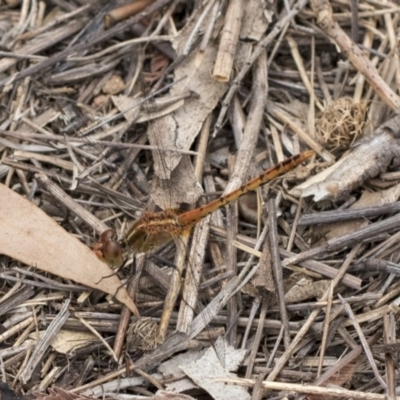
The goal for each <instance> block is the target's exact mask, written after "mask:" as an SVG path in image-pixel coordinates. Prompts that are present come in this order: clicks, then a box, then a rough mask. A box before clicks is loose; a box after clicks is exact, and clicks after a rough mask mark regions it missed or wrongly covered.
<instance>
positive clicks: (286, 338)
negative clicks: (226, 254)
mask: <svg viewBox="0 0 400 400" xmlns="http://www.w3.org/2000/svg"><path fill="white" fill-rule="evenodd" d="M268 227H269V230H270V233H269V235H268V236H269V246H270V249H271V261H272V270H273V275H274V278H275V279H274V281H275V286H276V294H277V295H278V301H279V312H280V317H281V321H282V324H283V326H284V333H283V342H284V344H285V349H286V350H287V349H288V348H289V346H290V328H289V317H288V314H287V310H286V303H285V289H284V284H283V273H282V267H281V258H280V256H279V244H278V243H279V236H278V230H277V221H276V206H275V199H272V198H271V199H269V200H268Z"/></svg>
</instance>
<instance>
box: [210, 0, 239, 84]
mask: <svg viewBox="0 0 400 400" xmlns="http://www.w3.org/2000/svg"><path fill="white" fill-rule="evenodd" d="M243 4H244V3H243V1H242V0H229V4H228V9H227V10H226V15H225V22H224V27H223V28H222V32H221V41H220V43H219V48H218V54H217V58H216V61H215V66H214V71H213V77H214V78H215V79H216V80H217V81H219V82H228V81H229V78H230V76H231V73H232V67H233V60H234V57H235V54H236V48H237V43H238V40H239V34H240V28H241V26H242V17H243Z"/></svg>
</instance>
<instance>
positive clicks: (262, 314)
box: [245, 297, 268, 379]
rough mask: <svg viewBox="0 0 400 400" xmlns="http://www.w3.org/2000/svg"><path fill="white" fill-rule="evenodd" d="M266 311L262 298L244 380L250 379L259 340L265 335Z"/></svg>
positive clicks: (265, 300) (264, 299)
mask: <svg viewBox="0 0 400 400" xmlns="http://www.w3.org/2000/svg"><path fill="white" fill-rule="evenodd" d="M267 310H268V301H267V299H266V298H265V297H264V298H263V300H262V306H261V311H260V318H259V320H258V325H257V331H256V334H255V337H254V340H253V343H252V346H251V353H250V356H249V359H248V362H247V368H246V375H245V378H247V379H248V378H250V377H251V375H252V373H253V368H254V362H255V359H256V356H257V353H258V349H259V348H260V342H261V338H262V337H263V336H264V335H265V331H264V321H265V317H266V315H267Z"/></svg>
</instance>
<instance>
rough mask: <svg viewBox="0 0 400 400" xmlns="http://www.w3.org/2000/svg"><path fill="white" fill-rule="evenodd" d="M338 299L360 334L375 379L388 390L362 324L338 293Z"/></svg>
mask: <svg viewBox="0 0 400 400" xmlns="http://www.w3.org/2000/svg"><path fill="white" fill-rule="evenodd" d="M338 297H339V299H340V301H341V302H342V305H343V307H344V309H345V310H346V312H347V315H348V316H349V318H350V322H351V323H352V324H353V326H354V328H355V330H356V331H357V334H358V336H359V338H360V341H361V344H362V346H363V348H364V351H365V354H366V356H367V358H368V361H369V364H370V366H371V368H372V371H374V375H375V378H376V379H377V380H378V382H379V383H380V384H381V385H382V388H383V389H384V390H387V385H386V382H385V381H384V380H383V378H382V377H381V375H380V374H379V371H378V367H377V366H376V363H375V359H374V356H373V355H372V352H371V349H370V347H369V346H368V343H367V341H366V339H365V336H364V333H363V331H362V329H361V327H360V324H359V323H358V321H357V318H356V316H355V315H354V313H353V310H352V309H351V307H350V305H349V304H348V303H347V301H346V300H345V299H344V298H343V297H342V296H341V295H340V293H338Z"/></svg>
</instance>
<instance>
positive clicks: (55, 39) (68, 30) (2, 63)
mask: <svg viewBox="0 0 400 400" xmlns="http://www.w3.org/2000/svg"><path fill="white" fill-rule="evenodd" d="M83 27H84V22H82V21H76V22H74V21H73V22H71V23H69V24H68V25H67V26H62V27H60V28H57V29H55V30H54V31H53V32H52V34H51V35H47V36H46V38H42V40H35V41H32V42H33V43H32V42H28V44H26V45H23V46H22V47H21V48H19V50H18V54H20V55H24V54H35V53H38V52H40V51H43V50H45V49H48V48H49V47H51V46H52V45H54V44H56V43H59V42H61V41H62V40H64V39H66V38H68V37H70V36H71V35H73V34H75V33H77V32H79V31H80V30H81V29H82V28H83ZM18 62H19V59H18V58H14V57H3V58H2V59H0V72H4V71H6V70H7V69H9V68H10V67H12V66H13V65H15V64H17V63H18ZM45 62H47V60H45V61H42V62H41V63H39V65H41V64H43V63H45ZM31 68H32V67H31ZM28 69H29V68H28ZM17 74H18V73H17ZM14 76H15V75H14ZM27 76H29V75H25V76H23V77H21V78H20V79H23V78H26V77H27ZM12 83H14V80H13V77H11V78H4V79H2V80H1V81H0V88H2V87H3V86H5V85H7V84H12Z"/></svg>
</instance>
